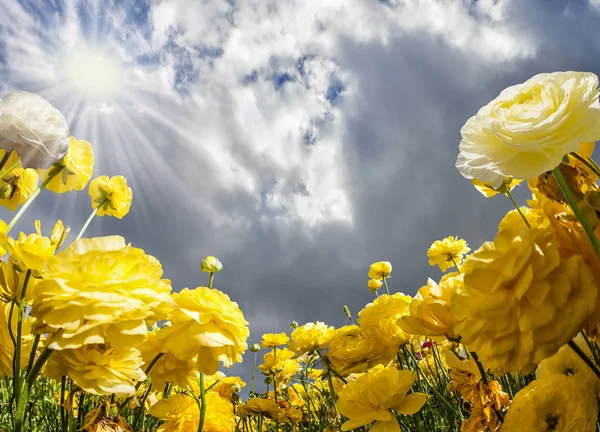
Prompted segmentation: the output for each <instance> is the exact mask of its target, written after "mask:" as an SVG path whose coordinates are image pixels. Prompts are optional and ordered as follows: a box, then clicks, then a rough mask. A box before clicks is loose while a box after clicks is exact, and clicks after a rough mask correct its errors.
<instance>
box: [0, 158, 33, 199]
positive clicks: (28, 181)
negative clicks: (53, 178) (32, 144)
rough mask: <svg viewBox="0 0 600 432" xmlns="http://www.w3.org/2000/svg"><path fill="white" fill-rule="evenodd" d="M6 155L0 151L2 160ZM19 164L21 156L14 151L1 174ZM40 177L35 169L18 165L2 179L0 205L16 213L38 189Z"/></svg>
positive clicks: (0, 181) (0, 170)
mask: <svg viewBox="0 0 600 432" xmlns="http://www.w3.org/2000/svg"><path fill="white" fill-rule="evenodd" d="M5 155H6V150H4V149H0V159H2V158H3V157H4V156H5ZM18 162H19V155H18V154H17V153H16V152H15V151H12V152H11V154H10V156H9V157H8V159H7V161H6V163H5V164H4V166H3V167H2V168H1V169H0V173H1V172H3V171H6V170H8V169H9V168H10V167H12V166H14V165H15V164H16V163H18ZM38 183H39V177H38V175H37V173H36V172H35V170H34V169H31V168H23V166H22V165H21V164H20V163H18V165H17V166H16V168H13V169H12V170H11V171H10V172H7V173H6V174H5V175H4V176H3V177H2V179H0V205H2V206H5V207H6V208H8V209H9V210H10V211H15V210H16V209H17V208H18V207H19V204H24V203H25V202H26V201H27V200H28V199H29V198H30V197H31V195H33V193H34V192H35V190H36V189H37V187H38Z"/></svg>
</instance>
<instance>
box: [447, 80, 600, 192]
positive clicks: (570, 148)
mask: <svg viewBox="0 0 600 432" xmlns="http://www.w3.org/2000/svg"><path fill="white" fill-rule="evenodd" d="M461 135H462V141H461V142H460V154H459V156H458V160H457V161H456V167H457V168H458V170H459V171H460V173H461V174H462V175H463V176H464V177H466V178H468V179H472V178H476V179H478V180H480V181H482V182H484V183H491V184H492V186H493V187H498V186H500V185H501V184H502V182H503V181H504V178H505V177H512V178H515V179H520V180H527V179H530V178H533V177H537V176H538V175H540V174H542V173H544V172H546V171H550V170H552V169H553V168H555V167H557V166H558V164H560V163H561V160H562V158H563V156H564V155H566V154H567V153H570V152H575V151H577V150H578V149H579V148H580V145H581V143H582V142H589V141H597V140H598V139H600V105H599V104H598V77H597V76H596V75H594V74H592V73H583V72H555V73H543V74H538V75H536V76H534V77H533V78H531V79H529V80H527V81H526V82H524V83H523V84H518V85H515V86H512V87H508V88H507V89H505V90H503V91H502V92H501V93H500V95H499V96H498V97H497V98H496V99H494V100H493V101H491V102H490V103H489V104H487V105H486V106H484V107H483V108H481V109H480V110H479V112H478V113H477V114H476V115H475V116H473V117H471V118H470V119H469V120H468V121H467V123H466V124H465V125H464V126H463V128H462V129H461Z"/></svg>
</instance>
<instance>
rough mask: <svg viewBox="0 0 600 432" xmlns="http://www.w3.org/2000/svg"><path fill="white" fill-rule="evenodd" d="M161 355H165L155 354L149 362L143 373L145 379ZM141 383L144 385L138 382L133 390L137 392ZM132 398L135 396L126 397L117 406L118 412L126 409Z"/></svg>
mask: <svg viewBox="0 0 600 432" xmlns="http://www.w3.org/2000/svg"><path fill="white" fill-rule="evenodd" d="M163 355H165V353H158V354H156V355H155V356H154V358H153V359H152V361H151V362H150V364H149V365H148V367H147V368H146V370H145V371H144V373H145V374H146V377H148V374H149V373H150V371H151V370H152V368H153V367H154V365H155V364H156V362H157V361H158V360H159V359H160V358H161V357H162V356H163ZM143 383H144V381H138V383H137V384H136V385H135V390H136V391H137V390H138V389H139V388H140V386H141V385H142V384H143ZM134 396H135V395H131V396H129V397H127V398H126V399H125V400H124V401H123V402H121V405H119V411H121V410H122V409H123V408H124V407H126V406H127V405H128V404H129V402H130V401H131V399H133V397H134Z"/></svg>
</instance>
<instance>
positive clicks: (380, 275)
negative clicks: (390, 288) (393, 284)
mask: <svg viewBox="0 0 600 432" xmlns="http://www.w3.org/2000/svg"><path fill="white" fill-rule="evenodd" d="M391 274H392V265H391V264H390V263H389V262H387V261H379V262H376V263H374V264H371V267H370V268H369V277H370V278H371V279H378V280H381V279H385V278H389V277H391V276H390V275H391Z"/></svg>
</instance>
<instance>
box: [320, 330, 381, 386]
mask: <svg viewBox="0 0 600 432" xmlns="http://www.w3.org/2000/svg"><path fill="white" fill-rule="evenodd" d="M377 336H378V335H377V333H376V331H375V330H374V329H364V328H361V327H358V326H355V325H349V326H344V327H342V328H340V329H337V330H335V333H334V334H333V337H332V338H331V340H330V341H329V343H328V344H327V346H328V348H329V351H328V352H327V354H326V358H327V360H329V362H330V363H331V367H332V368H333V370H335V371H336V372H337V373H339V374H340V375H343V376H347V375H349V374H351V373H357V372H363V371H364V370H365V369H367V368H370V367H372V366H373V365H375V364H387V363H389V362H390V361H391V360H392V358H391V356H390V355H386V354H389V353H388V350H386V349H385V346H384V345H383V344H381V342H380V341H379V338H378V337H377Z"/></svg>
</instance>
